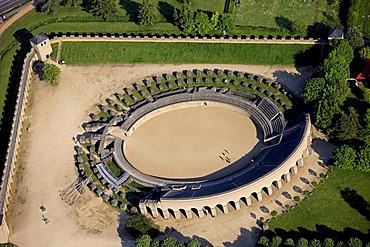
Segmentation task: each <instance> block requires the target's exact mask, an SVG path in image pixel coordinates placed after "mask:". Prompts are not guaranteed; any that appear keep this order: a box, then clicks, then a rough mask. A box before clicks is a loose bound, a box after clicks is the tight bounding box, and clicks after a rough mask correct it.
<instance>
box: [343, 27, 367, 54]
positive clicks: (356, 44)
mask: <svg viewBox="0 0 370 247" xmlns="http://www.w3.org/2000/svg"><path fill="white" fill-rule="evenodd" d="M345 37H346V39H347V40H348V43H349V44H350V45H351V46H352V49H353V50H356V49H358V48H361V47H363V46H364V44H365V43H364V39H363V37H362V33H361V32H360V30H359V29H358V27H356V26H351V27H349V28H348V29H347V32H346V35H345Z"/></svg>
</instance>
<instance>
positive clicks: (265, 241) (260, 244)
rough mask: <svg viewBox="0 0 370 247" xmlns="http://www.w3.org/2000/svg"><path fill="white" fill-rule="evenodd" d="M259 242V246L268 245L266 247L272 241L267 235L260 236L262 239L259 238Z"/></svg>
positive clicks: (267, 246)
mask: <svg viewBox="0 0 370 247" xmlns="http://www.w3.org/2000/svg"><path fill="white" fill-rule="evenodd" d="M257 244H258V245H259V246H266V247H269V246H270V241H269V239H268V238H267V237H265V236H262V237H260V239H259V240H258V242H257Z"/></svg>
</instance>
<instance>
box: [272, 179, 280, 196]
mask: <svg viewBox="0 0 370 247" xmlns="http://www.w3.org/2000/svg"><path fill="white" fill-rule="evenodd" d="M271 190H272V192H273V193H275V192H276V191H278V190H279V184H278V181H274V182H272V185H271Z"/></svg>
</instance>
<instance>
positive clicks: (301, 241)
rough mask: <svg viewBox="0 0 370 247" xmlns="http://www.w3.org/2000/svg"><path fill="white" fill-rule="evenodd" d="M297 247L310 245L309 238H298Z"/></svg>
mask: <svg viewBox="0 0 370 247" xmlns="http://www.w3.org/2000/svg"><path fill="white" fill-rule="evenodd" d="M296 247H308V241H307V239H305V238H300V239H298V241H297V244H296Z"/></svg>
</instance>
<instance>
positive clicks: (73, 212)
mask: <svg viewBox="0 0 370 247" xmlns="http://www.w3.org/2000/svg"><path fill="white" fill-rule="evenodd" d="M61 68H62V75H61V80H60V84H59V85H58V86H56V87H52V86H49V85H46V84H44V83H42V82H39V81H35V82H34V84H33V85H32V91H31V92H30V98H31V104H30V105H29V107H28V109H27V113H26V114H27V115H26V119H27V120H26V121H27V122H26V124H25V125H24V126H26V127H25V128H26V130H25V131H24V134H23V135H22V141H21V144H20V146H21V149H22V152H21V154H20V160H21V161H20V163H21V164H19V165H18V167H21V169H18V171H19V173H17V175H16V180H15V182H14V183H15V184H14V185H13V187H14V188H17V189H16V190H14V191H12V198H14V199H15V201H14V202H12V204H11V206H10V211H9V214H8V217H7V219H8V220H9V223H8V224H9V226H10V230H11V235H10V241H11V242H13V243H15V244H17V245H18V246H22V247H26V246H50V245H52V246H75V245H77V246H89V247H90V246H120V245H121V239H120V237H119V235H118V232H117V228H118V215H117V212H116V211H114V210H113V209H111V208H110V207H109V206H108V205H107V204H105V203H103V202H102V201H101V200H100V199H99V198H97V197H95V196H94V195H92V193H91V192H89V191H88V192H86V193H85V194H84V196H83V198H82V199H81V200H80V201H79V203H77V204H76V205H74V206H69V205H67V204H66V203H65V202H64V201H62V200H61V199H60V197H59V193H58V190H61V189H64V188H66V187H67V186H69V185H70V184H71V183H72V182H73V181H74V180H75V179H76V175H77V173H76V170H75V167H74V163H73V155H74V150H73V147H74V142H73V141H72V137H74V136H76V135H77V134H79V133H81V132H82V128H81V127H80V126H81V124H82V123H84V122H85V121H89V117H88V114H89V113H90V112H92V111H97V107H96V106H97V104H99V103H100V102H104V100H105V99H106V98H107V97H110V96H111V95H112V94H113V93H114V92H116V91H121V90H122V88H123V87H125V86H128V85H129V84H130V83H133V82H140V81H141V80H142V79H143V78H144V77H145V76H151V75H160V74H162V73H170V72H172V71H176V70H177V71H181V70H183V69H194V68H198V69H203V68H222V69H232V70H240V71H246V72H251V73H255V74H260V75H264V76H266V77H269V78H274V74H275V73H276V71H284V72H285V73H288V74H290V73H293V74H297V75H298V74H300V72H298V71H297V69H296V68H294V67H289V66H249V65H220V64H185V65H184V64H177V65H174V64H148V65H133V64H126V65H94V66H86V67H81V66H75V67H74V66H62V67H61ZM285 82H286V83H291V84H292V85H294V84H295V83H300V82H299V78H298V80H293V81H289V80H286V81H285ZM40 204H43V205H44V206H45V207H46V208H47V211H46V212H41V211H40V209H39V206H40ZM42 214H44V215H45V216H46V217H48V218H49V220H50V223H49V224H47V225H45V223H44V222H43V221H42ZM215 219H216V218H215ZM233 219H234V221H233ZM241 220H243V218H240V217H231V218H230V222H229V223H227V224H229V225H230V227H231V226H233V227H237V226H238V227H237V231H235V230H233V231H230V232H226V231H218V230H217V229H219V230H221V223H220V225H219V226H220V227H219V228H215V231H213V232H212V233H207V234H203V235H204V237H207V238H209V239H210V241H211V240H212V242H214V243H221V242H222V241H233V240H235V239H236V238H237V237H238V235H239V234H240V227H246V226H245V225H241V223H240V221H241ZM202 224H204V227H206V228H205V229H208V230H205V231H208V232H209V229H212V228H213V226H212V221H211V222H210V223H209V224H211V225H207V223H206V221H204V223H202ZM225 224H226V223H225ZM243 224H244V223H243ZM207 227H208V228H207ZM181 229H182V228H181ZM189 229H190V228H189ZM184 231H185V232H184V234H185V233H187V232H186V229H184ZM201 231H202V230H201ZM201 231H200V232H199V233H198V232H193V234H196V235H202V232H201ZM209 234H211V235H210V236H209V237H208V235H209ZM212 234H213V235H212ZM212 236H213V237H212ZM126 246H130V245H125V247H126Z"/></svg>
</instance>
